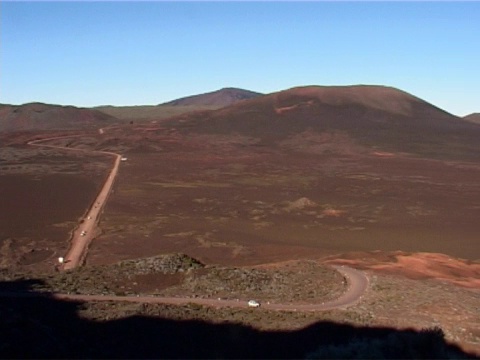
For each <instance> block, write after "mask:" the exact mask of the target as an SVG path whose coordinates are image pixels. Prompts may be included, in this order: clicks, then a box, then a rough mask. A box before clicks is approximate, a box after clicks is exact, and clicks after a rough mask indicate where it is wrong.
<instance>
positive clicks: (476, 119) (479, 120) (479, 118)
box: [463, 113, 480, 124]
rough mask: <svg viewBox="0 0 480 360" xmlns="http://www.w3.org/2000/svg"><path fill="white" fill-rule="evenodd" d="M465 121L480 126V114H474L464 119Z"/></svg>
mask: <svg viewBox="0 0 480 360" xmlns="http://www.w3.org/2000/svg"><path fill="white" fill-rule="evenodd" d="M463 119H464V120H467V121H470V122H473V123H475V124H480V113H473V114H470V115H467V116H464V117H463Z"/></svg>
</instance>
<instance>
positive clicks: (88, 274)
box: [0, 86, 480, 354]
mask: <svg viewBox="0 0 480 360" xmlns="http://www.w3.org/2000/svg"><path fill="white" fill-rule="evenodd" d="M109 113H110V114H113V113H114V111H112V110H111V109H110V110H109ZM179 113H181V112H179ZM152 114H153V115H150V117H149V118H143V119H142V120H141V121H133V120H132V121H129V122H128V123H126V122H125V120H118V122H117V123H116V124H115V121H114V118H113V117H111V116H108V118H107V119H108V125H107V126H103V125H104V122H105V119H104V118H103V115H102V119H103V120H102V121H103V123H102V124H100V123H99V126H98V127H97V128H95V129H92V128H91V125H89V127H88V128H86V129H80V130H76V131H74V132H65V131H64V130H62V129H57V128H52V129H51V130H48V129H46V128H45V126H43V125H42V129H41V130H42V131H41V133H40V132H38V131H34V130H31V131H30V132H25V131H24V132H14V131H10V130H9V132H8V133H4V134H2V135H1V139H2V141H3V142H2V144H6V145H4V146H3V147H2V148H0V155H1V159H2V162H1V163H0V168H1V176H0V185H1V186H0V191H1V198H2V202H1V203H0V210H1V213H2V214H6V215H5V216H4V215H2V217H1V218H0V221H1V223H0V225H1V226H0V241H1V251H2V263H1V265H2V268H3V269H4V271H3V272H2V277H3V279H4V280H10V281H12V280H18V279H22V278H23V279H25V278H40V279H43V280H42V281H44V285H43V287H40V288H39V289H40V291H53V292H70V293H78V294H102V293H104V294H110V295H112V294H113V295H115V294H118V295H122V296H123V295H135V294H146V295H148V296H156V295H159V294H160V295H164V294H168V295H169V296H170V295H176V296H188V297H192V298H194V295H195V296H201V297H207V298H216V297H222V298H223V297H228V296H234V297H239V298H242V297H248V298H257V299H259V300H260V301H263V300H268V301H270V300H272V301H277V302H286V303H291V302H298V301H300V302H304V303H305V302H306V303H309V302H310V303H311V302H322V301H327V300H330V299H332V298H334V297H335V296H338V294H341V293H342V292H343V291H344V290H345V288H344V287H345V283H344V282H343V281H342V277H341V276H339V274H338V273H337V272H335V271H334V270H332V268H330V267H328V266H326V265H328V264H337V265H348V266H351V267H354V268H357V269H362V270H363V271H364V272H365V273H366V274H367V276H368V278H369V281H370V285H369V288H368V289H367V292H366V294H365V296H364V297H363V298H362V300H361V301H360V302H359V303H358V304H357V305H355V306H352V307H351V308H349V309H348V310H332V311H328V312H324V313H322V315H320V314H304V315H300V314H298V313H288V312H286V313H285V314H283V315H281V316H280V315H278V314H275V315H273V313H272V312H271V311H267V310H259V311H256V310H255V311H256V312H253V311H252V310H248V311H247V310H240V309H239V310H235V311H233V310H232V311H230V313H229V314H230V315H228V314H226V313H225V311H224V310H222V309H217V310H215V311H207V310H206V307H203V306H198V305H197V306H196V307H195V311H193V310H192V308H191V306H186V307H184V308H182V307H171V306H164V305H149V306H143V307H134V308H132V305H131V304H130V305H128V304H123V303H118V304H117V305H115V306H113V305H111V304H110V305H108V306H107V305H100V304H97V303H95V302H92V303H90V305H88V306H86V307H85V308H84V310H83V312H84V313H85V314H84V315H85V316H86V317H90V318H95V319H111V318H118V317H121V316H124V315H125V314H132V311H133V313H134V314H142V315H146V314H147V315H155V316H158V315H159V314H161V315H162V316H165V317H167V318H168V317H171V318H175V319H179V318H181V319H189V318H192V316H193V317H194V318H201V319H204V320H208V321H218V320H219V319H222V321H229V320H232V321H239V322H242V323H245V324H249V325H252V326H258V327H259V328H263V329H266V328H270V329H272V328H274V329H280V328H299V327H302V326H307V325H308V324H310V323H312V322H313V321H318V320H319V319H323V320H329V321H337V322H346V323H351V324H357V325H358V324H360V325H362V326H379V325H381V326H393V327H397V328H406V327H413V328H416V329H422V328H428V327H433V326H441V327H442V328H443V329H444V331H445V333H446V335H447V339H448V340H449V341H453V342H456V343H458V344H461V345H462V346H463V348H464V349H466V350H471V351H477V353H479V354H480V352H478V351H479V349H480V331H479V328H478V324H479V323H480V317H479V312H478V304H479V299H480V298H479V297H480V292H479V288H480V284H479V283H478V279H479V278H480V245H479V243H478V234H479V233H480V223H479V222H478V218H479V216H480V182H479V180H480V161H479V159H480V148H479V146H478V139H479V138H480V125H478V124H475V123H472V122H469V121H466V120H463V119H461V118H458V117H455V116H453V115H451V114H448V113H446V112H444V111H443V110H440V109H438V108H436V107H434V106H433V105H431V104H428V103H426V102H424V101H422V100H420V99H418V98H415V97H413V96H411V95H409V94H407V93H404V92H402V91H399V90H396V89H392V88H385V87H365V86H359V87H338V88H335V87H333V88H326V87H325V88H324V87H305V88H297V89H291V90H287V91H285V92H280V93H275V94H269V95H264V96H260V95H258V96H256V97H253V98H251V99H248V100H245V101H241V102H236V103H234V104H233V105H229V106H227V107H224V108H220V109H217V110H202V111H197V112H191V113H182V114H180V115H177V116H174V117H169V118H164V117H162V116H159V117H156V115H155V113H152ZM105 116H106V115H105ZM129 116H131V115H129ZM125 118H128V119H131V117H125ZM91 121H92V120H91V118H89V124H91ZM9 129H10V128H9ZM62 131H63V132H62ZM67 135H68V136H69V137H66V136H67ZM71 135H74V136H71ZM54 137H58V138H54ZM39 138H44V139H47V138H51V139H50V140H47V141H45V142H43V143H44V144H48V145H53V146H58V147H64V148H67V149H65V150H62V149H59V148H56V149H54V148H46V147H45V148H42V147H37V146H36V147H33V146H29V145H27V143H28V141H30V140H33V139H39ZM68 148H70V149H82V151H71V150H68ZM94 151H108V152H115V153H118V154H121V155H122V156H123V157H124V161H122V163H121V166H120V170H119V173H118V176H117V179H116V181H115V184H114V187H113V191H112V193H111V194H110V197H109V199H108V202H107V204H106V207H105V208H104V211H103V214H102V215H101V218H100V221H99V224H98V227H99V229H98V235H97V236H96V238H95V239H94V241H93V242H92V244H91V245H90V247H89V249H88V254H87V257H86V263H85V265H84V266H83V267H82V268H79V269H75V270H70V271H68V272H65V273H55V272H54V269H55V265H56V261H57V257H58V256H61V255H63V254H64V253H65V252H66V250H67V249H68V246H69V236H70V234H71V231H72V229H74V228H76V227H78V226H81V222H82V221H84V219H83V216H84V214H85V213H86V211H87V209H88V207H89V206H90V205H91V204H92V201H93V200H94V198H95V196H96V194H97V193H98V191H99V189H100V188H101V186H102V184H103V182H104V181H105V178H106V176H108V171H109V169H110V168H111V166H112V159H111V158H109V157H106V156H102V155H100V154H98V153H95V152H94ZM165 254H185V255H178V256H180V259H181V260H180V263H181V264H182V265H181V266H180V265H179V266H174V267H173V268H169V269H167V270H168V271H167V270H165V269H163V270H161V271H160V270H159V271H158V273H156V272H153V273H151V272H149V271H150V270H149V271H146V272H142V273H135V272H132V273H130V270H128V269H131V266H132V265H131V262H134V263H136V264H137V265H138V264H144V263H145V261H147V260H145V259H149V258H151V257H162V256H165ZM172 256H177V255H172ZM175 259H177V260H178V258H175ZM147 262H148V261H147ZM128 264H130V265H128ZM185 264H187V265H188V266H187V267H186V268H185V266H186V265H185ZM197 265H198V266H197ZM136 268H137V269H138V266H137V267H136ZM192 274H193V275H192ZM195 274H196V275H195ZM272 274H274V275H272ZM275 274H276V275H275ZM279 274H283V275H279ZM274 276H277V278H276V280H275V281H277V282H276V283H275V284H277V285H278V286H277V287H275V286H273V287H272V286H268V285H269V284H272V281H273V280H272V279H273V277H274ZM319 278H321V279H322V281H323V282H322V281H320V282H318V283H317V281H318V279H319ZM232 279H233V280H232ZM239 279H240V280H239ZM242 279H243V280H242ZM262 281H263V282H262ZM246 284H247V285H246ZM255 284H256V285H257V286H255ZM258 284H263V285H262V286H260V285H258ZM279 284H280V285H281V286H280V285H279ZM296 284H297V285H296ZM298 284H302V285H301V286H298ZM309 287H310V288H309ZM311 287H314V288H315V291H313V290H312V288H311ZM320 288H322V289H323V290H320ZM192 306H193V305H192ZM132 309H133V310H132ZM172 309H174V310H172ZM193 313H194V314H196V315H192V314H193ZM107 314H108V315H107ZM419 314H420V316H419ZM229 316H230V318H229ZM458 322H461V323H462V325H461V326H460V327H458V326H457V325H458Z"/></svg>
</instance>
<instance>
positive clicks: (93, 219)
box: [0, 129, 368, 312]
mask: <svg viewBox="0 0 480 360" xmlns="http://www.w3.org/2000/svg"><path fill="white" fill-rule="evenodd" d="M99 131H100V133H101V134H102V133H103V129H100V130H99ZM79 136H81V135H69V136H59V137H51V138H46V139H40V140H34V141H30V142H29V143H28V144H29V145H32V146H41V147H49V148H56V149H62V150H70V151H81V152H86V153H96V154H105V155H109V156H113V157H114V158H115V162H114V165H113V167H112V170H111V171H110V173H109V175H108V178H107V180H106V181H105V184H104V185H103V187H102V189H101V191H100V193H99V194H98V196H97V197H96V199H95V201H94V202H93V204H92V205H91V207H90V209H89V210H88V212H87V214H86V215H85V218H84V221H83V222H82V223H81V224H80V226H79V227H77V228H76V229H75V230H74V231H73V234H72V242H71V247H70V249H69V251H68V253H67V255H66V256H65V260H64V264H63V267H62V269H63V270H69V269H73V268H75V267H77V266H79V265H81V264H82V262H83V260H84V259H85V256H86V253H87V249H88V246H89V244H90V243H91V241H92V240H93V238H94V236H95V231H96V226H97V223H98V221H99V216H100V213H101V211H102V209H103V207H104V206H105V203H106V201H107V199H108V196H109V194H110V192H111V189H112V186H113V183H114V181H115V177H116V176H117V173H118V168H119V166H120V160H121V155H120V154H117V153H113V152H108V151H92V150H85V149H76V148H68V147H64V146H57V145H48V144H41V142H45V141H49V140H56V139H65V138H71V137H79ZM333 267H334V268H335V269H336V270H337V271H338V272H340V273H341V274H342V275H343V276H344V277H345V279H346V280H347V282H348V288H347V291H346V292H345V293H344V294H342V295H341V296H340V297H338V298H337V299H334V300H331V301H328V302H324V303H320V304H276V303H270V302H268V303H263V304H262V308H264V309H268V310H276V311H300V312H311V311H325V310H332V309H339V308H346V307H349V306H352V305H354V304H356V303H357V302H358V301H359V300H360V299H361V297H362V295H363V294H364V293H365V291H366V289H367V288H368V278H367V276H366V275H365V273H363V272H361V271H359V270H356V269H353V268H350V267H347V266H336V265H333ZM41 296H49V297H52V298H54V299H58V300H73V301H128V302H136V303H152V304H153V303H154V304H172V305H185V304H192V303H194V304H198V305H206V306H211V307H217V308H219V307H235V308H247V307H248V304H247V300H245V299H244V300H239V299H236V300H228V299H208V298H193V297H192V298H189V297H183V298H180V297H178V298H177V297H157V296H144V295H141V296H140V295H139V296H115V295H80V294H60V293H54V294H50V293H48V294H43V293H35V292H23V293H15V292H14V293H12V292H0V297H41Z"/></svg>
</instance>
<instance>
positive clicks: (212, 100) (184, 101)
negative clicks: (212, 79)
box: [161, 88, 262, 107]
mask: <svg viewBox="0 0 480 360" xmlns="http://www.w3.org/2000/svg"><path fill="white" fill-rule="evenodd" d="M261 95H262V94H260V93H257V92H254V91H249V90H243V89H236V88H224V89H220V90H217V91H212V92H209V93H205V94H200V95H193V96H187V97H184V98H181V99H177V100H173V101H169V102H167V103H164V104H161V105H168V106H190V105H202V106H204V105H207V106H216V107H224V106H229V105H232V104H235V103H237V102H239V101H242V100H248V99H253V98H256V97H258V96H261Z"/></svg>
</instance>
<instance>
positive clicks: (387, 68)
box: [0, 1, 480, 116]
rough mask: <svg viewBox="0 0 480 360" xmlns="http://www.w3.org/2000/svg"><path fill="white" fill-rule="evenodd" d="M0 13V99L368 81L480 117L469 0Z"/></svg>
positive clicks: (74, 6)
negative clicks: (479, 115) (477, 113)
mask: <svg viewBox="0 0 480 360" xmlns="http://www.w3.org/2000/svg"><path fill="white" fill-rule="evenodd" d="M0 16H1V18H0V20H1V22H0V40H1V43H0V103H11V104H22V103H27V102H33V101H40V102H46V103H54V104H62V105H76V106H96V105H104V104H110V105H143V104H148V105H153V104H159V103H162V102H165V101H169V100H173V99H176V98H179V97H183V96H188V95H194V94H199V93H204V92H209V91H214V90H218V89H220V88H222V87H239V88H244V89H248V90H253V91H259V92H264V93H269V92H274V91H279V90H284V89H287V88H291V87H294V86H301V85H351V84H377V85H388V86H393V87H397V88H400V89H402V90H404V91H407V92H409V93H411V94H413V95H416V96H418V97H420V98H422V99H424V100H426V101H429V102H431V103H433V104H434V105H436V106H438V107H440V108H442V109H444V110H446V111H449V112H451V113H453V114H455V115H459V116H464V115H467V114H469V113H472V112H480V99H479V95H478V94H480V91H479V87H480V68H479V64H480V25H479V24H480V2H463V3H461V2H271V1H267V2H220V1H217V2H155V1H150V2H141V3H139V2H13V1H12V2H8V1H2V3H1V4H0Z"/></svg>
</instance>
